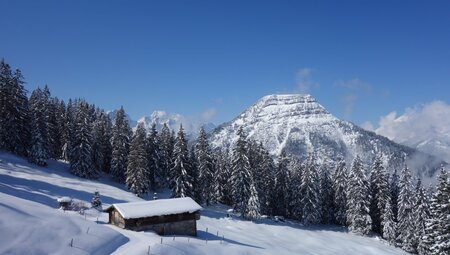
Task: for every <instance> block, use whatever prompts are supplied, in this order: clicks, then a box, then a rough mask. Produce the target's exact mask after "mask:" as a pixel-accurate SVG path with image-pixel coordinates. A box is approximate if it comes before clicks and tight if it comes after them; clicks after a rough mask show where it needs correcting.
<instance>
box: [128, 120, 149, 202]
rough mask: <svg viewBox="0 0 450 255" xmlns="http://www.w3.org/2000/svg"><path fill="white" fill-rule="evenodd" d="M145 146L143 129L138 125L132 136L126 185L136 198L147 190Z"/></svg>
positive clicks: (141, 125)
mask: <svg viewBox="0 0 450 255" xmlns="http://www.w3.org/2000/svg"><path fill="white" fill-rule="evenodd" d="M148 172H149V171H148V161H147V145H146V135H145V128H144V125H143V124H142V123H139V124H138V125H137V128H136V132H135V133H134V135H133V138H132V140H131V145H130V153H129V156H128V165H127V171H126V174H125V175H126V181H125V183H126V185H127V187H128V188H129V189H130V191H131V192H133V193H134V194H136V196H139V197H140V196H142V194H144V193H145V192H147V191H148V190H149V186H148V185H149V181H148V179H149V177H148Z"/></svg>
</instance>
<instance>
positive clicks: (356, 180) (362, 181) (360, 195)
mask: <svg viewBox="0 0 450 255" xmlns="http://www.w3.org/2000/svg"><path fill="white" fill-rule="evenodd" d="M347 187H348V192H347V224H348V226H349V230H350V231H351V232H353V233H356V234H360V235H367V234H368V233H369V232H370V230H371V229H372V219H371V218H370V215H369V206H370V193H369V184H368V181H367V178H366V175H365V174H364V169H363V164H362V161H361V158H360V157H359V156H356V158H355V159H354V160H353V164H352V168H351V171H350V176H349V182H348V186H347Z"/></svg>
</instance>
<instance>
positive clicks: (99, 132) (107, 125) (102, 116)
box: [93, 109, 112, 173]
mask: <svg viewBox="0 0 450 255" xmlns="http://www.w3.org/2000/svg"><path fill="white" fill-rule="evenodd" d="M111 129H112V125H111V120H110V119H109V117H108V115H107V114H106V113H105V111H104V110H100V109H97V110H96V118H95V121H94V124H93V137H94V141H95V142H94V144H95V148H96V150H97V152H96V154H95V159H94V162H95V167H96V168H97V169H98V170H100V171H102V172H105V173H109V170H110V167H111V153H112V147H111V135H112V134H111V132H112V130H111Z"/></svg>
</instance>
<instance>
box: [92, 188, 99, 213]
mask: <svg viewBox="0 0 450 255" xmlns="http://www.w3.org/2000/svg"><path fill="white" fill-rule="evenodd" d="M91 207H92V208H95V209H97V210H99V211H101V210H102V200H101V198H100V192H98V191H95V192H94V196H93V197H92V200H91Z"/></svg>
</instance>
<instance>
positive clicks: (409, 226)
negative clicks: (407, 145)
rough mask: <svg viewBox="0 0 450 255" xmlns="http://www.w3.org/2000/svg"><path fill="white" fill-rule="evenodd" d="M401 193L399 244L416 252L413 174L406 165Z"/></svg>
mask: <svg viewBox="0 0 450 255" xmlns="http://www.w3.org/2000/svg"><path fill="white" fill-rule="evenodd" d="M399 186H400V193H399V196H398V216H397V217H398V227H397V232H398V236H397V243H398V244H399V245H400V246H401V247H402V249H403V250H405V251H407V252H414V247H413V243H412V242H413V239H414V223H413V221H414V215H413V211H412V206H413V201H412V197H413V194H412V190H411V186H412V184H411V173H410V171H409V169H408V167H407V166H406V165H405V167H404V168H403V170H402V172H401V175H400V182H399Z"/></svg>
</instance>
